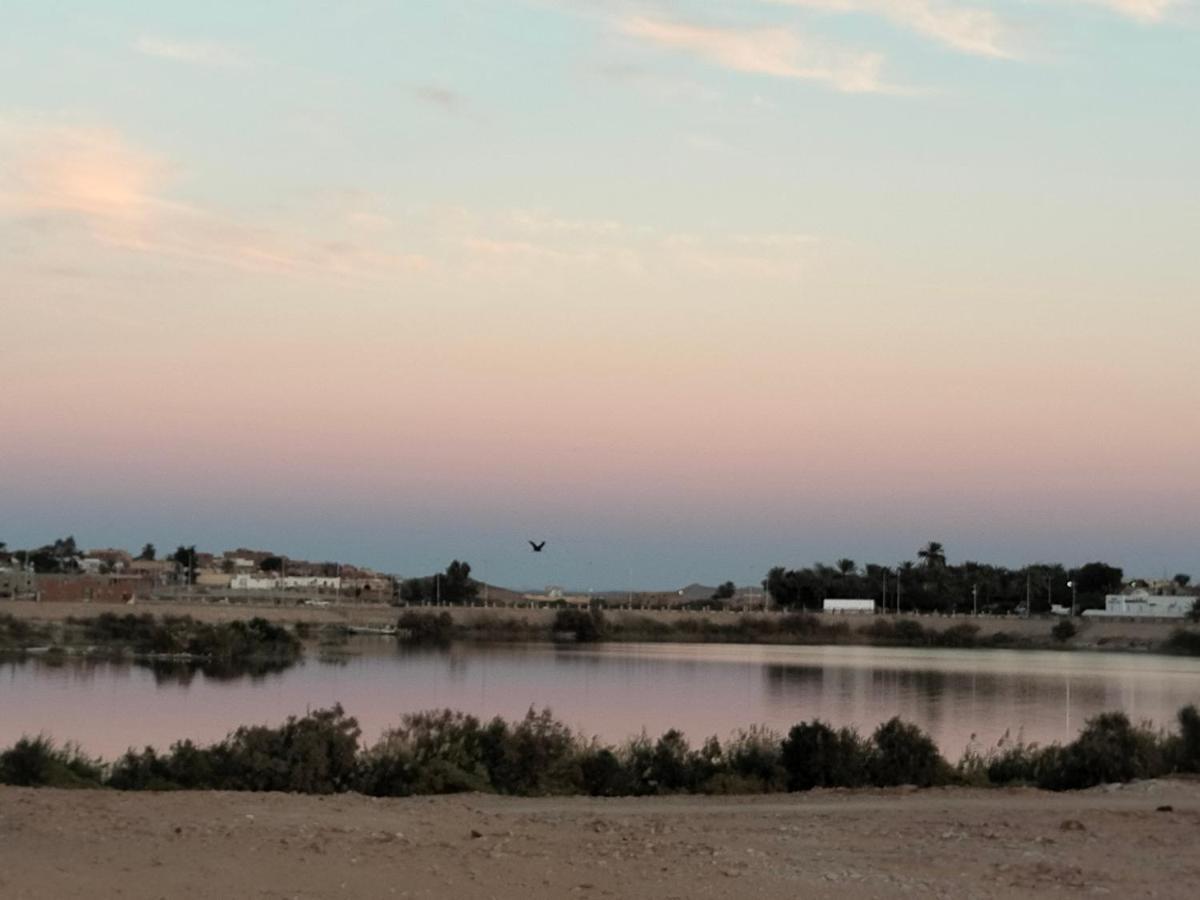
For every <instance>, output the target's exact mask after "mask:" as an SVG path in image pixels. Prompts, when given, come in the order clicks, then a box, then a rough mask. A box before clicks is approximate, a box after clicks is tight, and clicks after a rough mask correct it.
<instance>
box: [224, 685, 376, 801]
mask: <svg viewBox="0 0 1200 900" xmlns="http://www.w3.org/2000/svg"><path fill="white" fill-rule="evenodd" d="M360 733H361V732H360V731H359V729H358V722H357V721H355V719H353V718H352V717H349V716H347V715H346V714H345V712H344V711H343V710H342V707H341V706H340V705H335V706H334V707H333V708H332V709H319V710H317V711H315V712H312V713H309V714H308V715H306V716H304V717H303V718H296V717H295V716H289V717H288V720H287V721H286V722H284V724H283V725H281V726H279V727H278V728H269V727H266V726H262V725H258V726H250V727H242V728H239V729H238V730H237V731H235V732H233V734H231V735H230V736H229V737H227V738H226V739H225V740H224V741H223V742H222V743H221V744H218V745H217V746H215V747H213V748H210V750H209V753H210V754H211V757H212V763H213V770H214V774H215V780H216V782H217V784H218V785H219V786H220V787H222V788H225V789H228V790H242V791H288V792H293V793H304V794H330V793H334V792H337V791H344V790H349V789H350V788H351V787H352V786H353V785H354V783H355V779H356V775H357V768H358V738H359V734H360Z"/></svg>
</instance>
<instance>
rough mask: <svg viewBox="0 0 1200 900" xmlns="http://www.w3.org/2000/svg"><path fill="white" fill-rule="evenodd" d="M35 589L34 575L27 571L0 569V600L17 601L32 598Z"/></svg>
mask: <svg viewBox="0 0 1200 900" xmlns="http://www.w3.org/2000/svg"><path fill="white" fill-rule="evenodd" d="M36 590H37V588H36V587H35V586H34V575H33V573H32V572H30V571H29V570H28V569H18V568H2V569H0V600H19V599H20V598H22V597H32V596H33V595H34V593H35V591H36Z"/></svg>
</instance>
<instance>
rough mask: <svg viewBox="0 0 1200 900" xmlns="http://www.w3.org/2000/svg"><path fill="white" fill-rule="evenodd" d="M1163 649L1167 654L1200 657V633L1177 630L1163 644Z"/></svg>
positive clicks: (1183, 629)
mask: <svg viewBox="0 0 1200 900" xmlns="http://www.w3.org/2000/svg"><path fill="white" fill-rule="evenodd" d="M1162 649H1163V651H1164V652H1166V653H1178V654H1180V655H1181V656H1200V631H1188V630H1187V629H1186V628H1176V629H1175V630H1174V631H1172V632H1171V636H1170V637H1169V638H1167V639H1166V641H1164V642H1163V645H1162Z"/></svg>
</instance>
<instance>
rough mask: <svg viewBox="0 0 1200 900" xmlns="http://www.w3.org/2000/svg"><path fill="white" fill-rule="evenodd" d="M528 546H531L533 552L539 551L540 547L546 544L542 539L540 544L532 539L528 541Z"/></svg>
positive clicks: (540, 550)
mask: <svg viewBox="0 0 1200 900" xmlns="http://www.w3.org/2000/svg"><path fill="white" fill-rule="evenodd" d="M529 546H530V547H532V548H533V552H534V553H541V552H542V548H543V547H545V546H546V542H545V541H542V542H541V543H540V544H535V543H534V542H533V541H530V542H529Z"/></svg>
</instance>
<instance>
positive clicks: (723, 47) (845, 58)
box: [620, 16, 907, 93]
mask: <svg viewBox="0 0 1200 900" xmlns="http://www.w3.org/2000/svg"><path fill="white" fill-rule="evenodd" d="M620 28H621V30H622V31H623V32H624V33H625V34H627V35H629V36H631V37H634V38H637V39H639V40H642V41H646V42H647V43H652V44H656V45H658V46H660V47H667V48H670V49H675V50H682V51H685V52H688V53H691V54H693V55H695V56H699V57H701V58H702V59H705V60H708V61H709V62H711V63H714V64H716V65H718V66H721V67H722V68H726V69H731V70H734V71H737V72H748V73H751V74H756V75H768V76H771V77H774V78H789V79H801V80H806V81H817V82H822V83H825V84H827V85H829V86H830V87H833V88H835V89H836V90H839V91H844V92H847V93H905V92H907V91H906V89H904V88H899V87H896V86H894V85H889V84H887V83H885V82H884V81H883V79H882V69H883V61H884V60H883V56H882V55H880V54H878V53H865V52H857V51H847V50H842V49H839V48H833V47H829V46H827V45H823V44H820V43H818V42H815V41H810V40H806V39H803V38H801V37H800V36H798V35H797V34H796V33H795V32H793V31H791V30H789V29H787V28H730V27H716V26H707V25H693V24H689V23H684V22H676V21H671V20H668V19H661V18H651V17H648V16H631V17H628V18H626V19H623V20H622V21H621V22H620Z"/></svg>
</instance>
